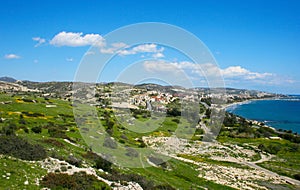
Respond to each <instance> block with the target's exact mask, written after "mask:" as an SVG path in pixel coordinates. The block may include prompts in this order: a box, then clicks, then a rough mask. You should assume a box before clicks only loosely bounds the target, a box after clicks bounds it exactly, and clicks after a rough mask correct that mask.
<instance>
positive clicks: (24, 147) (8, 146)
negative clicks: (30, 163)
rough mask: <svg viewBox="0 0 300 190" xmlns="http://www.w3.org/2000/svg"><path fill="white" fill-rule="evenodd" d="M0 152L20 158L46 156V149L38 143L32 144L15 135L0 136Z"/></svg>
mask: <svg viewBox="0 0 300 190" xmlns="http://www.w3.org/2000/svg"><path fill="white" fill-rule="evenodd" d="M0 154H6V155H10V156H14V157H16V158H20V159H22V160H42V159H44V158H46V157H47V153H46V150H45V149H44V148H43V147H42V146H40V145H32V144H30V143H29V142H28V141H26V140H25V139H22V138H20V137H17V136H0Z"/></svg>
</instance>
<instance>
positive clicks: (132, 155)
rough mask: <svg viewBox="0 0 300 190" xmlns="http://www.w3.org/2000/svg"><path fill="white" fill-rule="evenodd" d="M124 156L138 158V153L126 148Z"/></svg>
mask: <svg viewBox="0 0 300 190" xmlns="http://www.w3.org/2000/svg"><path fill="white" fill-rule="evenodd" d="M125 155H126V156H129V157H138V155H139V153H138V152H137V151H136V150H135V149H133V148H130V147H127V148H126V153H125Z"/></svg>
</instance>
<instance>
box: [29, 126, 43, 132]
mask: <svg viewBox="0 0 300 190" xmlns="http://www.w3.org/2000/svg"><path fill="white" fill-rule="evenodd" d="M31 131H32V132H34V133H41V132H42V127H40V126H35V127H32V128H31Z"/></svg>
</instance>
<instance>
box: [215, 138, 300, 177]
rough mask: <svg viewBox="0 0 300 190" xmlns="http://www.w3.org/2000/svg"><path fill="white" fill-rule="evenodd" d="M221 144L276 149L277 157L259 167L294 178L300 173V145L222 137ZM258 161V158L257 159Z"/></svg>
mask: <svg viewBox="0 0 300 190" xmlns="http://www.w3.org/2000/svg"><path fill="white" fill-rule="evenodd" d="M218 141H219V142H226V143H232V144H238V145H240V146H244V145H245V144H246V145H253V146H256V147H258V146H259V145H260V144H262V145H264V146H265V147H276V148H278V150H279V151H278V152H277V153H275V155H276V157H275V158H273V159H272V160H270V161H267V162H263V163H260V164H258V165H260V166H262V167H264V168H266V169H268V170H271V171H273V172H276V173H278V174H280V175H285V176H288V177H292V178H294V175H295V174H299V173H300V145H299V144H295V143H292V142H289V141H287V140H283V139H282V140H270V139H266V138H257V139H248V138H229V137H222V138H219V139H218ZM256 159H258V158H256Z"/></svg>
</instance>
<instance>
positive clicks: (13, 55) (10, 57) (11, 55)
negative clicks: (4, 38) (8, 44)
mask: <svg viewBox="0 0 300 190" xmlns="http://www.w3.org/2000/svg"><path fill="white" fill-rule="evenodd" d="M4 58H5V59H20V58H21V56H19V55H16V54H13V53H11V54H6V55H5V56H4Z"/></svg>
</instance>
